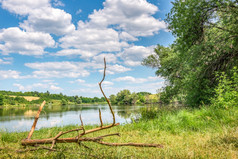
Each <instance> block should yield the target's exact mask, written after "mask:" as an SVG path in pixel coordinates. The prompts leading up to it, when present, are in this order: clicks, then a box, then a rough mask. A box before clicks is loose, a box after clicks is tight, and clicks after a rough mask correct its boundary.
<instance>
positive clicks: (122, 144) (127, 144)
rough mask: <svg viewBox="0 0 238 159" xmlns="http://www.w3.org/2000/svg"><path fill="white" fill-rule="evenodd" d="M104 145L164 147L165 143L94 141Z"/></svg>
mask: <svg viewBox="0 0 238 159" xmlns="http://www.w3.org/2000/svg"><path fill="white" fill-rule="evenodd" d="M92 142H96V143H99V144H102V145H107V146H134V147H157V148H163V145H161V144H145V143H107V142H103V141H98V140H97V141H94V140H92Z"/></svg>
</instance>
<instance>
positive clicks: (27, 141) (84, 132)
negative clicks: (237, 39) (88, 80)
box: [21, 58, 163, 151]
mask: <svg viewBox="0 0 238 159" xmlns="http://www.w3.org/2000/svg"><path fill="white" fill-rule="evenodd" d="M105 74H106V60H105V58H104V73H103V78H102V80H101V82H99V87H100V90H101V92H102V94H103V96H104V97H105V99H106V101H107V104H108V106H109V108H110V111H111V114H112V117H113V122H112V124H110V125H105V126H104V125H103V121H102V117H101V110H100V109H99V119H100V123H101V125H100V126H99V127H97V128H94V129H90V130H85V128H84V125H83V120H82V118H81V115H80V117H79V118H80V121H81V127H80V128H77V129H72V130H69V131H66V132H62V131H61V132H59V133H58V134H57V135H56V136H55V137H52V138H47V139H31V136H32V134H33V132H34V130H35V127H36V124H37V121H38V118H39V116H40V113H41V110H42V108H43V107H44V105H45V101H44V102H43V103H42V104H41V106H40V108H39V110H38V112H37V115H36V116H35V120H34V123H33V125H32V128H31V130H30V132H29V134H28V137H27V138H26V139H23V140H21V144H22V145H23V146H34V147H36V146H37V147H39V145H40V144H51V147H50V148H47V147H43V149H47V150H51V151H55V149H54V146H55V144H56V143H78V144H81V142H95V143H98V144H102V145H107V146H135V147H157V148H162V147H163V146H162V145H161V144H147V143H107V142H104V141H102V140H103V139H104V138H105V137H110V136H120V134H119V133H114V134H107V135H103V136H98V137H83V136H85V135H87V134H90V133H93V132H96V131H100V130H103V129H109V128H112V127H114V126H117V125H119V123H116V120H115V114H114V112H113V110H112V106H111V104H110V101H109V100H108V98H107V97H106V95H105V94H104V91H103V89H102V86H101V84H102V82H103V81H104V79H105ZM75 131H77V132H78V135H77V136H75V137H72V138H60V137H61V136H63V135H64V134H67V133H70V132H75ZM85 147H86V146H85ZM86 148H87V147H86Z"/></svg>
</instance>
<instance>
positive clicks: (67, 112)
mask: <svg viewBox="0 0 238 159" xmlns="http://www.w3.org/2000/svg"><path fill="white" fill-rule="evenodd" d="M141 107H142V106H113V111H114V113H115V118H116V122H119V123H121V124H125V123H130V122H131V118H132V117H135V116H136V115H138V113H139V110H140V108H141ZM99 108H100V109H101V112H102V119H103V123H111V122H112V115H111V113H110V109H109V107H108V106H107V105H87V106H76V105H68V106H45V107H44V108H43V110H42V112H41V114H40V118H39V120H38V123H37V126H36V130H37V129H40V128H42V127H54V126H65V125H76V124H77V125H80V120H79V115H80V114H82V119H83V122H84V124H85V125H86V124H100V121H99V113H98V109H99ZM37 111H38V107H33V108H17V107H16V108H11V109H2V108H0V131H8V132H20V131H29V130H30V129H31V126H32V123H33V121H34V116H35V114H36V112H37Z"/></svg>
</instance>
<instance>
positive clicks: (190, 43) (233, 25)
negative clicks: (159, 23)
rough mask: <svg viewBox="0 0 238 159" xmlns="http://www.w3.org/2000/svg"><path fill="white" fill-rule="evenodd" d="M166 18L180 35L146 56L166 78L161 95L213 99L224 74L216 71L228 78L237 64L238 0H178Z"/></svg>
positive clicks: (191, 100) (147, 62)
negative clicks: (170, 42) (171, 42)
mask: <svg viewBox="0 0 238 159" xmlns="http://www.w3.org/2000/svg"><path fill="white" fill-rule="evenodd" d="M166 21H167V22H168V24H169V30H171V32H172V33H173V35H174V36H175V37H176V40H175V41H174V43H173V44H172V45H171V46H169V47H163V46H161V45H158V46H157V48H156V49H155V53H154V54H152V55H150V56H149V57H147V58H146V59H144V60H143V62H142V64H143V65H146V66H149V67H153V68H157V69H158V70H157V71H156V74H157V75H158V76H162V77H164V78H165V79H166V80H167V85H166V87H165V88H164V90H163V92H162V93H161V100H163V101H164V102H169V101H170V100H171V99H175V98H177V99H178V100H180V101H183V102H185V103H187V104H189V105H190V106H198V105H200V104H203V103H205V104H208V103H210V100H211V98H212V97H213V96H214V92H215V88H217V86H218V83H219V80H220V78H219V77H218V76H217V75H216V74H217V73H218V72H220V73H221V72H224V75H225V76H227V77H228V78H229V77H231V74H232V73H231V69H232V68H233V67H234V66H237V65H238V2H237V1H234V0H209V1H207V0H185V1H184V0H175V2H173V8H172V9H171V11H170V13H169V14H168V15H167V19H166Z"/></svg>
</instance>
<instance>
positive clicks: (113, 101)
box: [109, 94, 117, 104]
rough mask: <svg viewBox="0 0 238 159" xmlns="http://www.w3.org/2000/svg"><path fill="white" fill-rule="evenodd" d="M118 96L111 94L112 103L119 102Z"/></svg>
mask: <svg viewBox="0 0 238 159" xmlns="http://www.w3.org/2000/svg"><path fill="white" fill-rule="evenodd" d="M116 98H117V97H116V96H115V95H114V94H112V95H110V96H109V100H110V102H111V103H112V104H117V100H116Z"/></svg>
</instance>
